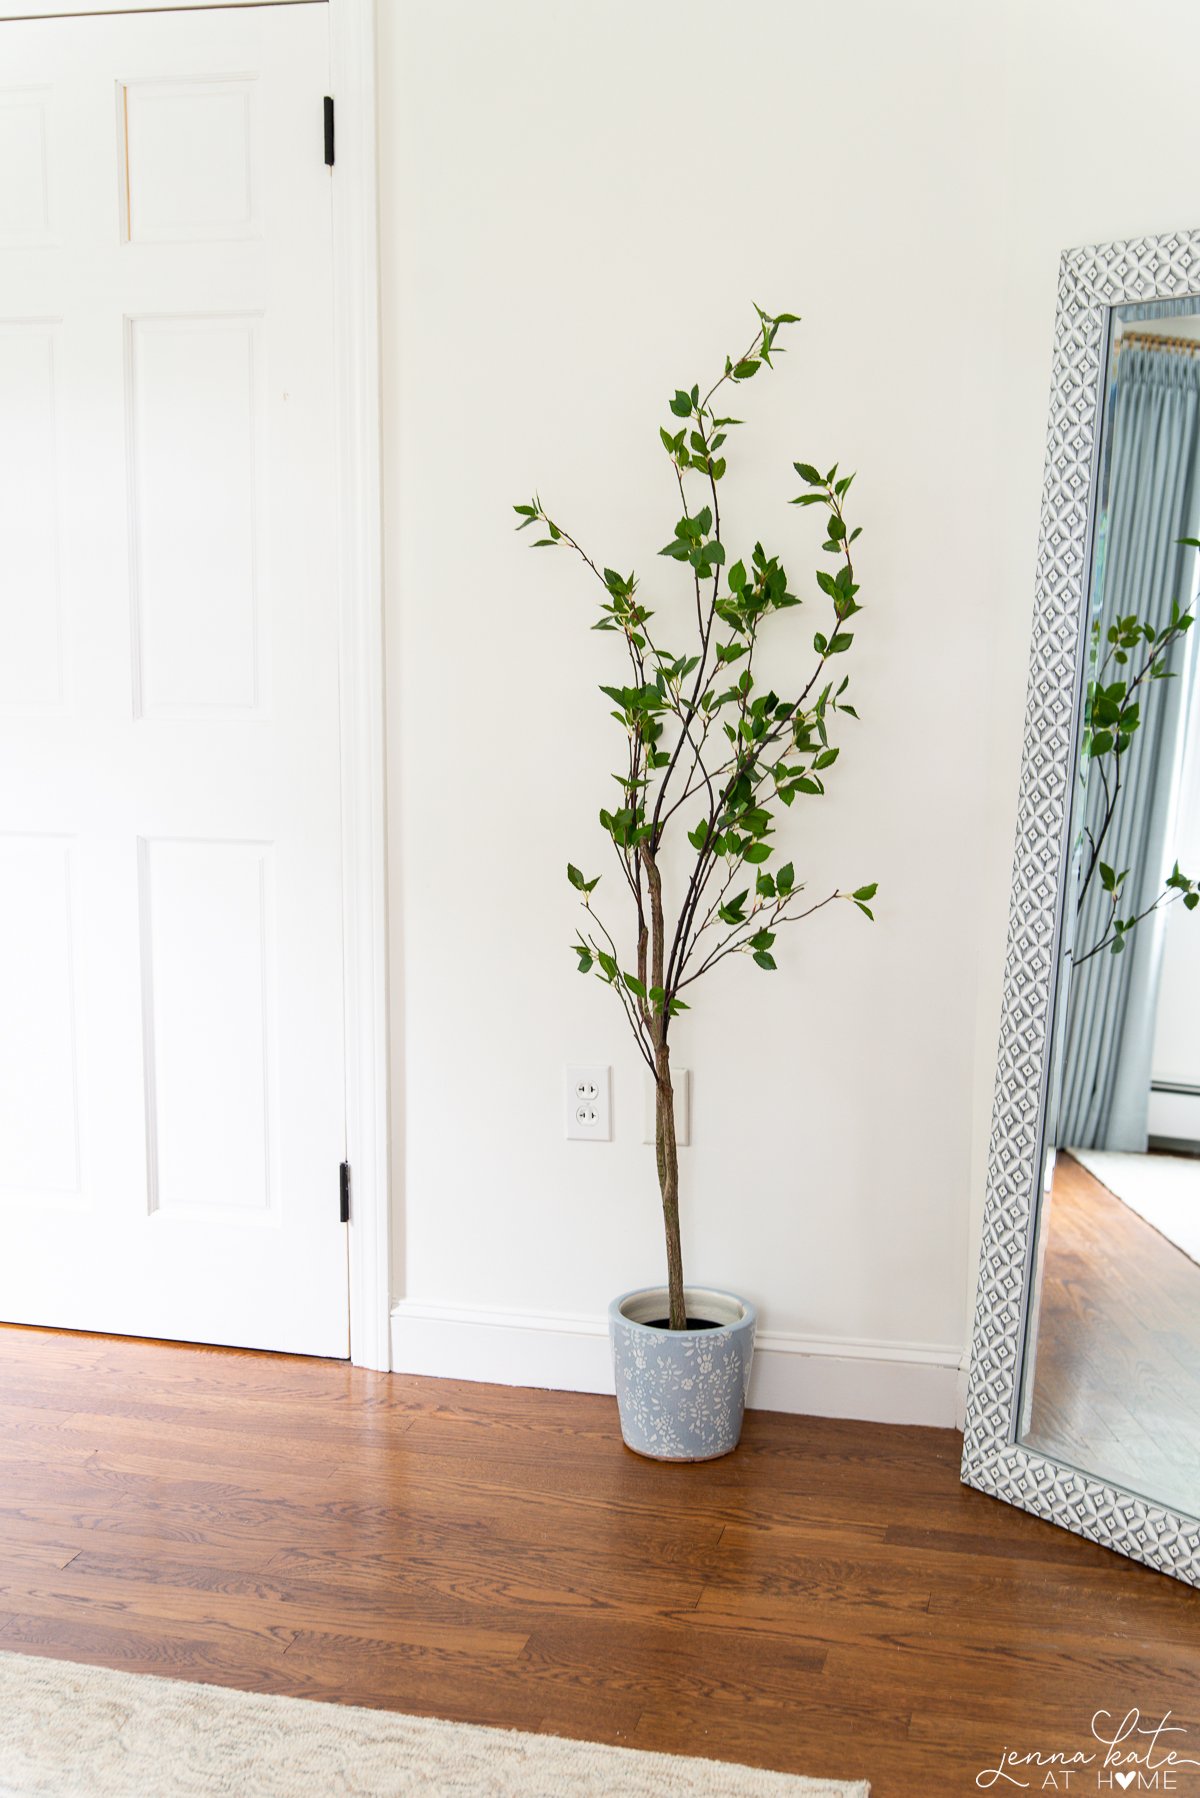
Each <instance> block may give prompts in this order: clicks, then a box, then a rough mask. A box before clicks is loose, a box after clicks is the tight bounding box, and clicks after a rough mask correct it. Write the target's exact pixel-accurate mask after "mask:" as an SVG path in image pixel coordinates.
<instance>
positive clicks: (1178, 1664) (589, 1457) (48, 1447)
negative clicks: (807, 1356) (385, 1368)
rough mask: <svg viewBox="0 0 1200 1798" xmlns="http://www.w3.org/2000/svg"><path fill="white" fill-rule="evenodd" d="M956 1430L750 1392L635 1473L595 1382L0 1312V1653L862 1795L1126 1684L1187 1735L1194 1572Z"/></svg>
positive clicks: (906, 1781) (1011, 1738)
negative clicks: (751, 1398)
mask: <svg viewBox="0 0 1200 1798" xmlns="http://www.w3.org/2000/svg"><path fill="white" fill-rule="evenodd" d="M959 1452H960V1443H959V1439H958V1437H957V1436H956V1435H955V1434H954V1432H952V1431H949V1430H927V1429H905V1428H902V1427H899V1426H890V1425H889V1426H875V1425H867V1424H861V1423H854V1422H850V1421H846V1420H839V1419H817V1418H796V1417H784V1416H778V1415H770V1414H766V1413H752V1414H751V1415H750V1416H749V1418H748V1419H747V1423H746V1430H745V1436H744V1440H743V1444H742V1447H741V1448H740V1449H739V1451H738V1453H737V1454H736V1455H734V1456H732V1457H730V1458H729V1459H727V1460H724V1461H718V1462H713V1463H707V1464H704V1465H699V1466H694V1467H664V1466H660V1465H658V1464H656V1463H653V1462H649V1461H645V1460H642V1459H640V1458H639V1457H638V1456H635V1455H632V1454H630V1453H629V1452H628V1451H627V1450H626V1449H625V1448H624V1447H623V1445H622V1444H621V1441H620V1435H619V1431H618V1429H617V1422H616V1417H615V1411H614V1407H613V1403H612V1400H611V1399H605V1398H603V1397H596V1396H594V1395H580V1394H568V1393H547V1392H534V1391H523V1390H521V1389H518V1388H506V1387H484V1386H477V1385H471V1384H468V1383H463V1382H453V1381H437V1380H421V1379H417V1378H416V1377H412V1376H388V1375H380V1374H373V1373H367V1372H365V1371H363V1370H360V1369H354V1368H349V1367H347V1366H346V1365H345V1364H344V1363H336V1362H319V1361H312V1360H305V1359H303V1358H299V1357H289V1356H271V1355H254V1354H248V1353H245V1352H241V1351H222V1350H213V1349H204V1348H191V1347H187V1346H181V1345H177V1344H164V1343H137V1342H132V1341H123V1340H119V1339H114V1338H105V1337H87V1336H71V1335H65V1334H60V1333H56V1332H53V1331H41V1330H38V1331H33V1330H19V1329H13V1328H4V1327H0V1648H5V1649H10V1650H16V1651H18V1652H24V1653H29V1654H40V1655H47V1656H51V1657H58V1658H66V1659H76V1660H82V1661H90V1662H95V1663H96V1664H99V1665H107V1666H115V1667H124V1668H127V1669H129V1670H132V1671H136V1672H150V1673H158V1674H164V1675H167V1676H170V1677H179V1678H186V1679H199V1680H205V1681H210V1682H213V1683H216V1684H224V1685H231V1686H235V1687H243V1688H246V1689H250V1690H256V1691H263V1692H285V1693H289V1694H292V1695H294V1696H300V1697H309V1698H318V1699H322V1700H326V1701H329V1702H349V1703H359V1704H367V1705H375V1706H379V1707H382V1708H390V1709H398V1710H407V1711H410V1712H413V1713H416V1714H421V1715H430V1716H446V1717H453V1718H459V1719H462V1720H467V1721H475V1722H480V1723H491V1724H496V1725H499V1726H502V1727H509V1728H521V1729H535V1730H538V1729H540V1730H548V1731H552V1732H555V1733H560V1734H565V1735H573V1736H579V1737H582V1738H585V1739H592V1740H598V1741H616V1742H625V1743H631V1744H633V1745H636V1746H640V1747H647V1748H654V1749H661V1750H665V1751H668V1752H678V1753H687V1754H696V1753H700V1754H709V1755H712V1756H713V1757H714V1758H717V1759H725V1760H743V1761H748V1762H750V1763H752V1764H755V1765H759V1766H765V1767H775V1768H778V1769H780V1770H785V1771H792V1772H799V1773H808V1774H810V1775H816V1776H826V1777H832V1778H843V1779H848V1778H855V1777H862V1778H867V1779H869V1780H870V1781H871V1784H872V1792H873V1798H929V1795H931V1794H935V1793H936V1794H939V1795H940V1794H941V1793H954V1792H956V1791H960V1790H961V1791H963V1792H968V1791H974V1790H976V1789H977V1787H976V1784H975V1776H976V1773H977V1772H978V1771H979V1770H980V1769H981V1768H982V1767H984V1766H985V1765H987V1764H988V1761H987V1757H988V1756H993V1757H994V1756H995V1755H996V1754H998V1753H999V1752H1000V1750H1001V1749H1002V1748H1003V1747H1004V1746H1005V1744H1008V1745H1013V1744H1014V1743H1016V1744H1018V1745H1019V1744H1020V1743H1021V1741H1022V1740H1023V1739H1024V1738H1025V1737H1028V1735H1029V1732H1030V1731H1036V1732H1037V1735H1036V1739H1032V1738H1030V1739H1029V1740H1028V1746H1030V1747H1036V1746H1037V1745H1038V1743H1039V1741H1040V1742H1044V1743H1046V1744H1048V1745H1049V1746H1052V1747H1053V1746H1064V1747H1066V1746H1070V1745H1072V1744H1078V1743H1079V1742H1082V1741H1084V1740H1085V1739H1086V1735H1087V1730H1088V1725H1089V1720H1090V1717H1091V1715H1092V1712H1093V1711H1094V1710H1095V1708H1096V1706H1097V1704H1098V1703H1101V1702H1105V1701H1107V1700H1109V1699H1111V1700H1112V1701H1114V1702H1121V1701H1122V1699H1124V1698H1125V1697H1126V1696H1128V1698H1129V1701H1130V1702H1131V1703H1138V1704H1140V1705H1142V1706H1143V1708H1144V1709H1146V1710H1150V1709H1153V1708H1154V1707H1157V1708H1158V1709H1159V1710H1161V1711H1165V1710H1167V1709H1171V1710H1173V1711H1174V1712H1175V1714H1176V1716H1177V1717H1179V1718H1181V1719H1183V1720H1185V1722H1186V1723H1187V1724H1188V1726H1189V1728H1191V1729H1193V1730H1194V1738H1195V1741H1196V1742H1197V1743H1200V1615H1198V1609H1197V1605H1198V1600H1197V1595H1196V1593H1195V1592H1194V1591H1192V1590H1191V1589H1189V1588H1186V1587H1183V1586H1181V1585H1179V1584H1178V1583H1176V1582H1173V1581H1171V1580H1169V1579H1166V1578H1164V1577H1163V1576H1160V1575H1157V1574H1153V1573H1150V1572H1148V1571H1147V1570H1146V1569H1144V1568H1140V1567H1137V1566H1135V1565H1134V1564H1133V1563H1132V1562H1129V1561H1124V1560H1122V1559H1121V1558H1120V1557H1118V1556H1115V1555H1113V1554H1110V1553H1109V1552H1108V1551H1107V1550H1104V1549H1101V1548H1098V1547H1096V1546H1094V1545H1092V1544H1089V1543H1085V1542H1081V1541H1079V1540H1078V1539H1076V1538H1074V1537H1071V1536H1068V1535H1066V1534H1064V1533H1063V1532H1062V1531H1059V1530H1055V1529H1053V1528H1052V1527H1051V1526H1050V1525H1048V1524H1045V1523H1043V1522H1041V1521H1040V1520H1039V1519H1037V1518H1033V1517H1029V1516H1027V1515H1025V1514H1024V1513H1021V1512H1017V1511H1014V1510H1011V1509H1009V1508H1008V1507H1006V1506H1004V1505H1002V1504H999V1503H997V1502H995V1501H993V1500H991V1499H988V1498H986V1497H984V1496H982V1495H981V1494H979V1493H977V1492H973V1491H970V1490H968V1489H967V1488H965V1487H963V1486H962V1485H961V1484H960V1482H959V1479H958V1458H959ZM1197 1752H1198V1753H1200V1748H1198V1749H1197ZM993 1764H994V1762H993Z"/></svg>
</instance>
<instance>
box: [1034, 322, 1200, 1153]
mask: <svg viewBox="0 0 1200 1798" xmlns="http://www.w3.org/2000/svg"><path fill="white" fill-rule="evenodd" d="M1109 403H1110V407H1111V417H1112V436H1111V445H1112V447H1111V453H1110V464H1109V474H1108V501H1107V506H1106V514H1105V518H1104V522H1103V532H1102V536H1101V540H1100V543H1099V546H1098V551H1097V555H1098V578H1097V584H1096V589H1095V591H1096V595H1097V605H1098V615H1099V618H1100V636H1101V645H1102V648H1103V641H1104V637H1105V634H1106V632H1107V630H1108V627H1109V625H1110V624H1111V623H1112V621H1113V620H1114V619H1115V618H1121V617H1127V616H1128V615H1129V614H1130V613H1136V614H1137V616H1138V617H1139V618H1141V619H1143V620H1148V621H1149V622H1150V623H1152V624H1153V625H1154V627H1155V629H1156V630H1158V629H1159V628H1161V626H1162V625H1164V624H1165V623H1166V622H1167V621H1168V619H1169V618H1170V615H1171V605H1172V602H1173V601H1174V600H1176V599H1178V600H1179V602H1180V604H1181V605H1183V604H1186V603H1187V601H1188V599H1189V597H1190V594H1191V583H1192V572H1193V569H1194V566H1195V563H1194V557H1195V552H1194V551H1192V550H1183V549H1180V548H1179V546H1178V542H1177V540H1178V539H1179V538H1180V537H1195V536H1200V528H1198V526H1200V453H1198V438H1200V356H1197V355H1188V354H1180V353H1179V352H1178V351H1172V350H1154V349H1132V348H1131V349H1123V350H1119V351H1118V354H1117V373H1116V379H1115V382H1114V385H1113V390H1112V393H1111V395H1110V402H1109ZM1198 628H1200V627H1198ZM1186 648H1187V643H1186V639H1185V640H1184V642H1183V643H1182V644H1176V645H1175V651H1174V653H1175V660H1174V662H1173V663H1172V667H1173V669H1174V670H1175V672H1176V674H1177V676H1180V678H1177V679H1175V680H1172V681H1164V682H1161V683H1159V684H1158V685H1157V686H1155V687H1153V688H1152V689H1151V690H1150V692H1149V693H1148V694H1147V695H1145V697H1144V698H1143V702H1142V724H1141V727H1140V728H1139V729H1138V730H1137V731H1136V732H1135V733H1134V736H1133V738H1132V741H1131V744H1130V748H1129V750H1128V751H1127V753H1126V755H1125V756H1124V757H1123V758H1122V766H1123V769H1124V772H1123V775H1122V782H1121V794H1120V798H1119V800H1118V802H1117V811H1116V814H1115V816H1114V818H1113V822H1112V825H1111V826H1110V828H1109V833H1108V836H1107V837H1106V839H1105V843H1104V848H1103V850H1102V855H1103V859H1104V860H1105V861H1106V862H1107V863H1109V865H1110V866H1112V867H1114V868H1117V869H1121V868H1129V869H1130V870H1131V873H1130V875H1129V878H1128V880H1127V881H1126V883H1125V887H1124V889H1123V893H1122V905H1121V911H1122V915H1124V916H1126V917H1130V916H1132V915H1133V914H1134V913H1135V912H1138V911H1142V910H1143V909H1144V908H1145V907H1146V906H1148V905H1149V904H1151V903H1152V901H1153V900H1154V898H1155V897H1156V895H1157V894H1158V893H1160V892H1161V891H1162V886H1163V881H1164V879H1165V877H1166V875H1167V874H1168V873H1169V872H1170V868H1171V864H1172V862H1173V860H1174V854H1173V850H1172V847H1171V845H1170V843H1169V842H1168V840H1167V839H1168V833H1169V830H1170V825H1171V812H1172V806H1173V798H1174V785H1175V779H1174V776H1175V769H1176V765H1177V761H1178V748H1179V741H1180V730H1181V725H1182V721H1183V719H1184V718H1185V717H1186V710H1185V707H1186V705H1187V699H1188V695H1187V692H1186V691H1185V681H1184V679H1183V678H1182V672H1183V671H1184V670H1190V668H1191V666H1192V658H1190V657H1188V656H1187V655H1186V653H1185V652H1186ZM1111 678H1112V679H1119V678H1120V675H1119V672H1118V671H1116V670H1114V671H1113V674H1112V676H1111ZM1082 804H1083V816H1084V820H1085V822H1086V824H1087V825H1088V827H1089V828H1090V829H1091V830H1092V831H1093V832H1095V831H1097V830H1098V829H1099V823H1100V820H1101V819H1102V818H1103V814H1104V805H1105V799H1104V792H1103V789H1102V785H1101V782H1100V781H1099V780H1098V779H1095V778H1093V779H1092V780H1091V781H1090V782H1089V783H1088V785H1087V788H1086V791H1085V793H1084V795H1083V799H1082ZM1080 836H1081V838H1082V841H1083V843H1085V844H1086V838H1085V837H1083V833H1082V831H1081V832H1080ZM1085 865H1086V861H1085V858H1084V857H1083V856H1082V855H1081V854H1077V857H1076V864H1075V870H1074V880H1073V882H1072V883H1071V885H1070V886H1069V888H1068V898H1067V903H1068V906H1069V914H1068V916H1069V923H1070V924H1071V925H1072V927H1073V930H1074V941H1075V943H1076V944H1077V945H1078V948H1079V951H1080V952H1081V953H1082V952H1084V951H1085V950H1086V949H1087V948H1090V947H1091V946H1092V944H1094V943H1097V942H1099V941H1100V940H1101V937H1102V934H1103V933H1104V928H1105V923H1106V920H1107V918H1108V916H1109V915H1110V909H1111V908H1110V902H1109V900H1108V898H1107V895H1106V894H1105V893H1104V892H1103V890H1102V888H1101V886H1100V883H1099V881H1098V880H1097V879H1094V880H1093V882H1092V884H1091V886H1090V887H1089V889H1088V894H1087V898H1086V900H1085V903H1084V908H1083V911H1082V912H1081V914H1080V916H1079V920H1078V923H1077V924H1075V923H1074V912H1075V905H1076V895H1077V891H1078V886H1077V883H1078V881H1079V880H1081V879H1082V877H1083V868H1084V866H1085ZM1188 871H1189V872H1190V870H1188ZM1164 922H1165V917H1164V916H1163V914H1162V913H1161V912H1160V913H1156V914H1155V915H1154V916H1153V917H1152V918H1148V919H1147V920H1146V921H1145V923H1144V924H1140V925H1139V926H1138V928H1137V930H1135V931H1134V933H1133V936H1132V938H1131V939H1130V943H1129V947H1128V948H1127V949H1126V950H1125V953H1124V954H1123V955H1111V954H1109V952H1108V951H1107V950H1105V951H1104V952H1103V953H1102V954H1100V955H1096V956H1093V957H1092V959H1091V960H1090V961H1086V962H1084V963H1082V965H1081V966H1079V967H1078V968H1075V969H1073V970H1071V972H1070V975H1069V979H1068V987H1067V995H1066V999H1067V1012H1066V1025H1065V1032H1064V1053H1063V1059H1062V1066H1063V1084H1062V1091H1061V1095H1060V1099H1059V1118H1058V1129H1057V1131H1056V1136H1057V1140H1058V1142H1059V1143H1061V1144H1063V1145H1066V1146H1070V1145H1075V1146H1077V1147H1079V1148H1102V1149H1126V1150H1133V1151H1135V1152H1140V1151H1142V1150H1144V1149H1145V1148H1146V1118H1147V1109H1148V1106H1149V1100H1150V1080H1151V1059H1152V1056H1153V1051H1154V1024H1155V1012H1156V1009H1157V1002H1158V983H1159V973H1160V969H1161V964H1162V947H1163V931H1162V926H1163V924H1164ZM1068 940H1070V939H1068Z"/></svg>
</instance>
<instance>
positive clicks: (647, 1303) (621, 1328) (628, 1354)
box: [608, 1286, 758, 1461]
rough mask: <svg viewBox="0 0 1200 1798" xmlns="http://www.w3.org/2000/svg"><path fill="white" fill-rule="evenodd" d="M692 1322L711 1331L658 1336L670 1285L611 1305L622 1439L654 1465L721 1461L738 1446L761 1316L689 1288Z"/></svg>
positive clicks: (731, 1298)
mask: <svg viewBox="0 0 1200 1798" xmlns="http://www.w3.org/2000/svg"><path fill="white" fill-rule="evenodd" d="M685 1298H686V1302H687V1312H688V1316H689V1317H702V1318H705V1319H707V1320H708V1321H709V1322H711V1323H714V1324H716V1325H717V1326H718V1327H717V1328H716V1329H712V1330H659V1329H653V1328H651V1322H652V1320H653V1319H655V1318H660V1317H665V1316H666V1315H667V1310H668V1305H667V1290H666V1287H665V1286H651V1287H647V1288H646V1289H645V1290H644V1291H641V1292H627V1293H624V1294H623V1295H622V1296H621V1297H620V1298H619V1299H614V1300H613V1302H612V1304H611V1305H610V1306H609V1307H608V1329H609V1335H610V1337H611V1338H612V1351H613V1372H614V1374H615V1376H616V1383H617V1408H618V1410H619V1412H620V1416H621V1434H622V1436H623V1437H624V1438H625V1444H626V1446H627V1447H628V1448H632V1449H634V1450H635V1451H636V1452H637V1453H638V1454H639V1455H649V1456H650V1457H651V1458H652V1459H653V1460H655V1461H715V1460H716V1459H717V1457H718V1456H719V1455H727V1454H729V1452H730V1450H731V1449H735V1448H736V1447H737V1445H738V1438H739V1437H740V1435H741V1433H742V1417H743V1414H744V1412H745V1409H746V1389H747V1387H748V1386H749V1384H750V1362H751V1359H752V1357H753V1354H754V1327H755V1324H756V1323H757V1321H758V1313H757V1312H756V1311H755V1309H754V1306H753V1305H751V1304H750V1303H749V1301H748V1300H746V1299H739V1298H737V1297H736V1296H735V1294H733V1293H732V1292H714V1291H712V1290H710V1289H709V1288H708V1287H704V1286H689V1287H688V1288H687V1290H686V1293H685Z"/></svg>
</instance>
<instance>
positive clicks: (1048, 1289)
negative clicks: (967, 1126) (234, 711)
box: [1022, 1153, 1200, 1514]
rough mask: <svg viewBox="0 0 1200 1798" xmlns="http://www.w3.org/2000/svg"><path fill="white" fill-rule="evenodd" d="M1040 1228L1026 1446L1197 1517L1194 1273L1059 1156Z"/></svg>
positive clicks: (1199, 1427) (1198, 1300) (1198, 1353)
mask: <svg viewBox="0 0 1200 1798" xmlns="http://www.w3.org/2000/svg"><path fill="white" fill-rule="evenodd" d="M1196 1184H1197V1191H1198V1192H1200V1164H1198V1165H1197V1169H1196ZM1044 1227H1045V1230H1046V1243H1045V1251H1044V1255H1043V1259H1042V1277H1041V1310H1040V1316H1039V1319H1038V1326H1037V1344H1036V1354H1035V1356H1034V1364H1033V1385H1032V1390H1031V1395H1030V1397H1031V1403H1030V1411H1029V1428H1028V1429H1027V1430H1026V1431H1025V1432H1024V1435H1023V1437H1022V1440H1023V1441H1025V1442H1027V1443H1028V1444H1029V1446H1030V1447H1031V1448H1037V1449H1040V1450H1041V1451H1042V1452H1043V1453H1044V1454H1049V1455H1053V1456H1055V1457H1056V1458H1058V1459H1061V1460H1065V1461H1070V1462H1071V1463H1072V1464H1073V1465H1075V1466H1078V1467H1083V1468H1086V1469H1088V1470H1089V1471H1090V1472H1093V1473H1096V1474H1099V1475H1100V1476H1101V1478H1103V1479H1109V1480H1112V1481H1113V1482H1114V1483H1115V1484H1116V1485H1119V1486H1128V1487H1129V1488H1131V1489H1132V1490H1133V1491H1134V1492H1143V1493H1146V1494H1148V1495H1149V1496H1150V1497H1152V1498H1156V1499H1158V1500H1159V1501H1160V1503H1163V1504H1169V1505H1174V1506H1177V1507H1178V1509H1180V1510H1181V1511H1187V1512H1190V1513H1192V1514H1195V1513H1197V1512H1198V1511H1200V1267H1197V1265H1196V1263H1195V1262H1194V1261H1192V1260H1190V1259H1189V1258H1188V1256H1187V1255H1185V1254H1184V1253H1183V1250H1182V1249H1179V1248H1176V1247H1175V1245H1174V1243H1171V1242H1168V1241H1167V1239H1166V1237H1164V1236H1160V1235H1159V1233H1158V1231H1157V1230H1155V1229H1153V1228H1152V1227H1151V1225H1149V1224H1148V1223H1146V1222H1145V1220H1144V1219H1143V1218H1140V1217H1139V1216H1138V1214H1137V1212H1136V1211H1131V1210H1130V1208H1129V1207H1128V1205H1123V1204H1122V1203H1121V1201H1120V1199H1117V1198H1114V1197H1113V1195H1112V1193H1111V1192H1109V1191H1108V1189H1107V1187H1105V1186H1102V1185H1101V1184H1100V1182H1099V1180H1097V1179H1095V1178H1094V1177H1093V1175H1092V1174H1090V1173H1089V1172H1088V1171H1087V1169H1086V1168H1084V1167H1082V1166H1081V1165H1080V1163H1079V1162H1078V1161H1076V1160H1074V1159H1073V1157H1072V1156H1070V1155H1068V1154H1065V1153H1060V1155H1059V1156H1058V1159H1057V1161H1056V1163H1055V1170H1054V1184H1053V1188H1052V1190H1051V1195H1050V1205H1049V1210H1048V1212H1047V1217H1046V1222H1045V1226H1044Z"/></svg>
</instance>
